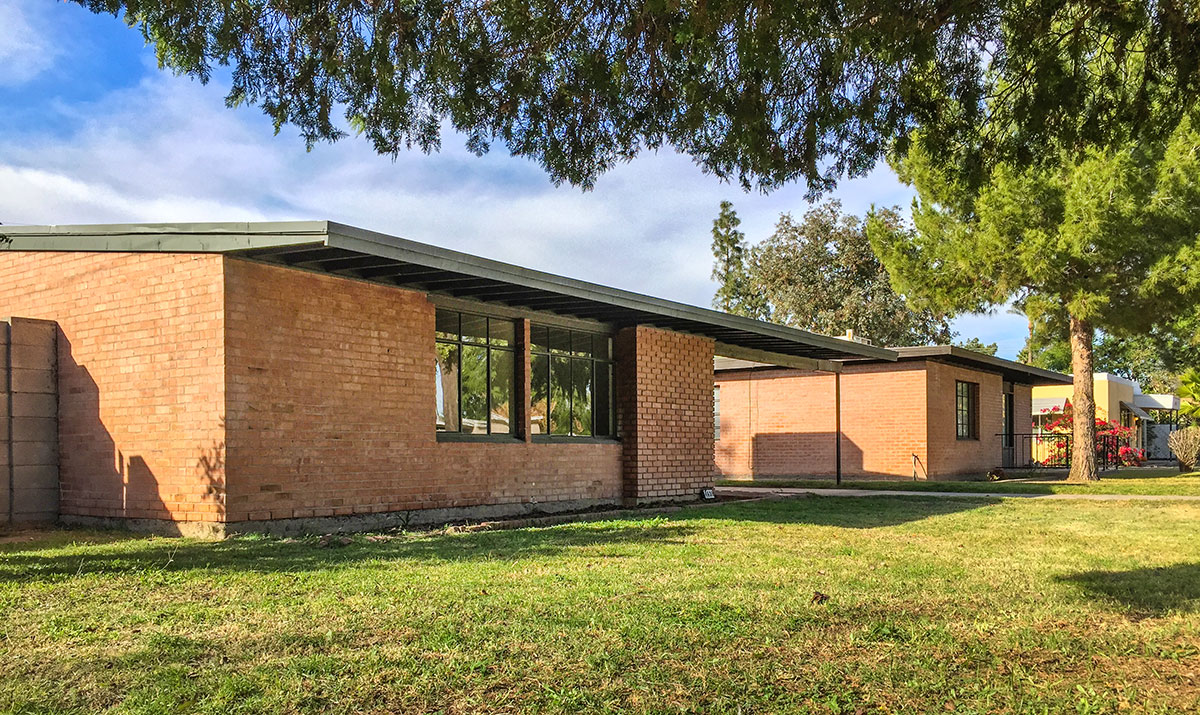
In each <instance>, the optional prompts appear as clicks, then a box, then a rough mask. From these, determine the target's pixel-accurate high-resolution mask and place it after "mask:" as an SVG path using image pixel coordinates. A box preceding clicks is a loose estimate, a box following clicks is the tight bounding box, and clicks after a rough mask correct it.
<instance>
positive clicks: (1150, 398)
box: [1133, 393, 1179, 410]
mask: <svg viewBox="0 0 1200 715" xmlns="http://www.w3.org/2000/svg"><path fill="white" fill-rule="evenodd" d="M1133 404H1134V406H1135V407H1140V408H1142V409H1143V410H1178V409H1179V397H1178V396H1176V395H1160V394H1150V395H1147V394H1141V393H1137V394H1134V396H1133Z"/></svg>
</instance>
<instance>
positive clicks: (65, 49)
mask: <svg viewBox="0 0 1200 715" xmlns="http://www.w3.org/2000/svg"><path fill="white" fill-rule="evenodd" d="M0 28H5V31H4V32H3V33H2V34H0V222H3V223H6V224H16V223H37V224H43V223H46V224H49V223H103V222H111V221H121V222H133V221H229V220H267V219H270V220H285V219H317V218H321V219H331V220H336V221H342V222H345V223H350V224H354V225H358V226H363V227H365V228H371V229H375V230H379V231H384V232H387V233H392V234H396V235H400V236H404V237H406V238H411V239H414V240H418V241H424V242H427V243H432V244H437V245H441V246H446V247H449V248H455V249H458V250H463V251H469V252H471V253H476V254H479V255H483V256H487V257H489V258H495V259H498V260H503V261H508V262H512V263H517V264H521V265H525V266H529V267H532V268H538V269H541V270H546V271H552V272H555V273H560V274H563V275H568V276H572V277H575V278H582V279H585V280H590V281H595V282H597V283H602V284H605V285H611V286H617V287H621V288H626V289H629V290H635V291H638V292H642V293H648V294H651V295H657V296H661V297H665V298H672V299H674V300H679V301H683V302H686V303H692V304H695V305H703V306H707V305H708V304H709V301H710V300H711V298H712V292H713V285H712V283H711V281H710V279H709V273H710V270H711V254H710V253H709V242H710V234H709V231H710V228H711V225H712V219H713V217H714V216H715V215H716V212H717V206H718V204H719V203H720V201H721V200H723V199H728V200H730V201H733V202H734V205H735V207H736V209H737V211H738V215H739V216H740V217H741V218H742V222H743V223H742V229H743V230H744V231H745V232H746V235H747V236H748V237H749V239H750V240H751V241H757V240H760V239H762V238H764V237H765V236H767V235H768V234H769V233H770V232H771V228H772V226H773V225H774V223H775V221H776V220H777V219H778V217H779V214H780V213H782V212H791V213H794V214H800V213H803V212H804V211H805V210H806V208H807V204H806V202H805V201H804V196H803V194H804V191H803V188H802V187H801V186H798V185H797V186H792V187H788V188H785V189H782V190H779V191H776V192H774V193H772V194H770V195H766V196H764V195H761V194H758V193H744V192H743V191H742V190H741V189H740V188H738V187H736V186H733V185H730V184H727V183H723V182H721V181H719V180H718V179H716V178H714V177H712V176H708V175H705V174H704V173H703V172H702V171H700V170H699V169H698V168H697V167H696V166H695V165H694V164H693V163H692V162H691V161H690V160H689V159H688V158H687V157H684V156H681V155H678V154H675V153H673V152H669V151H664V152H659V153H657V154H646V155H643V156H642V157H639V158H638V159H636V160H635V161H633V162H631V163H629V164H627V165H624V166H621V167H619V168H618V169H616V170H615V171H613V172H611V173H609V174H607V175H605V176H603V177H602V178H601V179H600V181H599V182H598V183H597V186H596V188H595V189H594V190H593V191H590V192H582V191H580V190H579V189H576V188H573V187H569V186H562V187H557V188H556V187H555V186H553V184H551V183H550V181H549V180H547V178H546V176H545V174H543V173H542V171H541V169H539V168H538V167H537V165H536V164H534V163H532V162H530V161H527V160H524V159H515V158H512V157H509V156H508V155H507V154H506V153H505V152H504V150H503V148H502V147H501V148H500V149H499V150H496V151H493V152H492V153H491V154H489V155H487V156H485V157H484V158H482V159H480V158H476V157H475V156H473V155H471V154H469V153H468V152H466V151H465V149H464V148H463V142H462V141H461V139H459V138H458V137H456V136H454V135H448V136H446V137H444V140H443V150H442V151H441V152H440V153H438V154H434V155H429V156H427V155H424V154H421V153H419V152H412V153H407V154H402V155H400V156H399V157H398V158H397V159H396V160H394V161H393V160H392V159H391V158H388V157H379V156H377V155H375V154H374V153H373V152H372V151H371V149H370V147H369V146H368V145H367V143H366V142H365V141H362V140H358V139H354V138H351V139H347V140H344V141H342V142H338V143H336V144H333V145H322V146H319V147H317V148H315V149H314V150H313V151H311V152H306V151H305V149H304V145H303V142H302V141H301V140H300V139H299V137H298V136H297V134H296V132H295V131H294V130H292V129H289V128H287V127H285V128H284V129H283V130H282V131H281V132H280V134H279V135H275V134H274V131H273V128H272V126H271V124H270V122H269V121H268V120H267V119H266V118H265V117H264V116H263V115H262V113H261V111H260V110H259V109H257V108H255V107H243V108H239V109H236V110H230V109H227V108H226V107H225V104H224V96H225V93H226V91H227V84H226V82H225V80H224V77H221V76H218V77H215V78H214V80H213V82H211V83H210V84H209V85H207V86H204V85H201V84H199V83H198V82H196V81H193V80H191V79H188V78H185V77H176V76H173V75H172V74H170V73H169V72H163V71H160V70H159V69H158V67H157V63H156V61H155V58H154V53H153V51H152V50H151V49H150V48H149V47H147V46H146V45H145V43H144V41H143V39H142V36H141V33H140V32H139V31H138V30H136V29H130V28H128V27H126V26H125V24H124V23H123V22H122V21H120V20H118V19H116V18H113V17H110V16H99V15H93V14H91V13H89V12H88V11H86V10H85V9H83V8H81V7H80V6H78V5H76V4H74V3H64V2H53V3H48V2H44V1H41V0H0ZM64 37H69V38H71V41H70V42H65V43H64V42H62V41H61V39H62V38H64ZM834 195H835V196H836V197H837V198H839V199H840V200H841V201H842V203H843V205H844V206H845V208H846V209H847V210H848V211H852V212H855V213H859V214H861V213H863V212H865V211H866V209H867V208H868V207H870V206H871V205H872V204H879V205H892V204H900V205H902V206H905V207H907V206H908V204H909V202H910V201H911V196H912V195H911V192H910V191H909V190H908V189H907V187H905V186H903V185H901V184H900V183H899V182H898V181H896V179H895V177H894V176H893V175H892V173H891V172H890V170H888V169H887V167H885V166H882V165H881V166H880V168H879V169H877V170H876V171H875V172H874V173H872V174H871V175H870V176H868V177H865V178H863V179H858V180H855V181H847V182H844V183H843V184H842V185H841V186H840V187H839V188H838V190H837V191H836V192H835V194H834ZM955 328H956V329H957V330H958V331H959V332H960V333H961V337H962V338H967V337H971V336H976V337H979V338H981V339H983V340H984V341H985V342H996V343H998V344H999V346H1000V355H1002V356H1004V357H1013V356H1015V354H1016V352H1017V351H1018V350H1019V349H1020V348H1021V346H1022V345H1023V344H1024V336H1025V330H1026V325H1025V321H1024V319H1023V318H1022V317H1021V316H1018V315H1012V314H1008V313H1006V312H1004V311H998V312H996V313H994V314H991V315H982V316H975V315H969V316H961V317H959V318H958V319H957V320H956V321H955Z"/></svg>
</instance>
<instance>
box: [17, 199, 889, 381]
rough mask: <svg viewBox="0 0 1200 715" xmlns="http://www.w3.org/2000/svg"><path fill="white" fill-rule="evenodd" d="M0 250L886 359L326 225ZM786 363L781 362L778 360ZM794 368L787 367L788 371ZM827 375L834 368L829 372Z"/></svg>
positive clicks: (20, 239) (140, 231)
mask: <svg viewBox="0 0 1200 715" xmlns="http://www.w3.org/2000/svg"><path fill="white" fill-rule="evenodd" d="M0 250H10V251H125V252H171V253H223V254H226V255H230V256H236V257H238V258H242V259H246V260H251V261H257V262H261V263H269V264H273V265H278V266H286V267H289V268H293V269H297V270H304V271H316V272H320V273H327V274H331V275H336V276H342V277H346V278H353V279H357V280H364V281H370V282H373V283H381V284H384V285H389V286H400V287H406V288H414V289H417V290H422V291H425V292H427V293H430V294H431V295H440V296H448V297H451V298H453V299H465V300H471V301H481V302H486V303H493V304H499V305H504V306H511V307H513V308H518V309H523V310H529V311H543V312H548V313H553V314H557V315H561V316H567V317H572V318H578V319H583V320H590V321H597V322H599V323H603V324H606V325H608V326H610V327H612V328H621V327H627V326H633V325H648V326H653V327H659V328H666V329H669V330H676V331H679V332H684V333H692V334H695V335H701V336H705V337H709V338H712V339H713V340H714V341H716V343H717V351H718V353H719V354H729V355H730V356H731V357H737V358H741V359H750V360H762V361H766V362H770V361H772V355H774V356H785V357H786V356H791V357H793V358H796V359H795V360H793V361H791V362H793V363H796V364H809V361H818V362H820V363H821V365H823V366H826V367H828V366H829V365H831V363H829V361H832V360H845V359H850V358H873V359H876V360H886V361H893V360H895V359H896V353H895V352H893V351H891V350H888V349H885V348H880V347H875V346H872V345H864V344H862V343H856V342H851V341H847V340H842V339H840V338H834V337H830V336H828V335H820V334H817V333H811V332H808V331H806V330H798V329H796V328H789V327H785V326H782V325H776V324H774V323H767V322H763V321H761V320H752V319H750V318H744V317H741V316H737V315H729V314H728V313H722V312H719V311H716V310H710V309H707V308H699V307H696V306H692V305H687V304H684V303H677V302H675V301H671V300H665V299H662V298H654V297H651V296H647V295H642V294H640V293H633V292H631V291H626V290H620V289H617V288H609V287H606V286H601V285H597V284H595V283H588V282H586V281H580V280H575V279H573V278H566V277H563V276H558V275H554V274H551V273H544V272H542V271H535V270H532V269H529V268H524V267H522V266H515V265H511V264H508V263H501V262H500V261H493V260H491V259H487V258H481V257H479V256H472V255H469V254H466V253H460V252H458V251H451V250H449V249H445V248H439V247H437V246H430V245H427V244H424V243H418V242H416V241H409V240H407V239H403V238H399V237H396V236H389V235H387V234H382V233H377V232H375V231H368V230H365V229H361V228H355V227H353V226H346V225H344V224H339V223H334V222H332V221H290V222H276V223H199V224H102V225H82V226H0ZM783 361H784V362H787V361H786V360H783ZM793 366H795V365H793ZM834 369H836V366H834Z"/></svg>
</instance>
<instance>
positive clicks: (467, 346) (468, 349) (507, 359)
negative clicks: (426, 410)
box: [435, 309, 516, 434]
mask: <svg viewBox="0 0 1200 715" xmlns="http://www.w3.org/2000/svg"><path fill="white" fill-rule="evenodd" d="M436 331H437V332H436V338H437V363H436V378H437V380H436V386H435V392H436V395H437V429H438V431H439V432H462V433H465V434H512V431H513V426H512V420H511V419H510V415H511V412H512V401H513V397H514V389H513V384H514V382H515V374H516V373H515V361H514V356H513V334H514V330H513V321H511V320H500V319H497V318H486V317H484V316H481V315H471V314H469V313H458V312H455V311H452V310H441V309H439V310H438V311H437V318H436Z"/></svg>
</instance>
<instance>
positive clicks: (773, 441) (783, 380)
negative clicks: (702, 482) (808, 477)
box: [716, 370, 835, 478]
mask: <svg viewBox="0 0 1200 715" xmlns="http://www.w3.org/2000/svg"><path fill="white" fill-rule="evenodd" d="M717 384H718V385H719V386H720V388H721V439H720V440H719V441H718V442H717V446H716V462H717V470H718V472H719V473H720V474H722V475H723V476H728V477H733V478H736V477H745V476H749V475H758V476H785V475H797V474H833V472H834V469H835V464H834V449H835V442H834V439H835V436H834V435H835V430H834V419H835V416H834V399H833V390H834V385H833V375H830V374H826V373H813V372H805V371H798V370H763V371H744V372H736V373H722V374H720V375H718V378H717Z"/></svg>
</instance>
